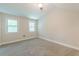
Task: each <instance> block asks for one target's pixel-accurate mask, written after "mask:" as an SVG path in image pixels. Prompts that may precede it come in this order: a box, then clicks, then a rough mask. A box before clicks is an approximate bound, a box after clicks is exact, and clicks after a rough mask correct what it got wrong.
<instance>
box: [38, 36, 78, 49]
mask: <svg viewBox="0 0 79 59" xmlns="http://www.w3.org/2000/svg"><path fill="white" fill-rule="evenodd" d="M39 38H40V39H44V40H47V41H49V42H53V43H57V44H60V45H63V46H66V47H69V48H72V49H75V50H79V47H75V46H72V45H69V44H66V43H62V42H58V41H55V40H52V39H49V38H46V37H41V36H39Z"/></svg>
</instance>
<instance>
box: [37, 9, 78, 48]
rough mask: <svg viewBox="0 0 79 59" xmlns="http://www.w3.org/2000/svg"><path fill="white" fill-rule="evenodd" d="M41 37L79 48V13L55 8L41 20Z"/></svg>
mask: <svg viewBox="0 0 79 59" xmlns="http://www.w3.org/2000/svg"><path fill="white" fill-rule="evenodd" d="M38 29H39V36H40V37H45V38H48V39H51V40H54V41H57V42H60V43H63V44H67V45H71V46H74V47H78V48H79V12H78V11H72V10H66V9H62V8H55V9H54V10H52V11H51V12H50V13H48V14H47V15H46V16H44V17H42V18H40V20H39V27H38Z"/></svg>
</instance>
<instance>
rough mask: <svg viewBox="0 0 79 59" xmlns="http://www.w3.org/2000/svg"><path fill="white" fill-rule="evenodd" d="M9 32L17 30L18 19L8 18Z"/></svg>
mask: <svg viewBox="0 0 79 59" xmlns="http://www.w3.org/2000/svg"><path fill="white" fill-rule="evenodd" d="M8 32H17V20H8Z"/></svg>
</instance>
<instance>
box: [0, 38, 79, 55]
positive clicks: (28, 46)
mask: <svg viewBox="0 0 79 59" xmlns="http://www.w3.org/2000/svg"><path fill="white" fill-rule="evenodd" d="M78 55H79V51H77V50H74V49H71V48H68V47H65V46H62V45H58V44H56V43H51V42H48V41H46V40H43V39H30V40H25V41H21V42H17V43H12V44H7V45H2V46H0V56H78Z"/></svg>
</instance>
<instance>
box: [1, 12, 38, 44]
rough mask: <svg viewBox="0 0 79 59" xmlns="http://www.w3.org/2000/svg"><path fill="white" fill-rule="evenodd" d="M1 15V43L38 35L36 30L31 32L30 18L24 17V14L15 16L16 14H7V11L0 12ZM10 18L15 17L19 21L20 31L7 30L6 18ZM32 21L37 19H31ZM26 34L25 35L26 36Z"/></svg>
mask: <svg viewBox="0 0 79 59" xmlns="http://www.w3.org/2000/svg"><path fill="white" fill-rule="evenodd" d="M0 16H1V18H0V36H1V37H2V38H1V40H0V41H1V43H4V42H5V43H6V42H12V41H19V40H22V39H23V40H24V39H27V38H32V37H33V38H35V37H36V35H37V32H36V31H35V32H29V20H30V19H28V18H26V17H23V16H15V15H10V14H5V13H0ZM8 19H14V20H17V21H18V32H16V33H8V32H7V26H6V25H7V24H6V20H8ZM31 21H35V20H31ZM35 22H36V21H35ZM1 23H2V25H1ZM1 29H2V30H1ZM1 32H2V33H1ZM24 35H25V37H24Z"/></svg>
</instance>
